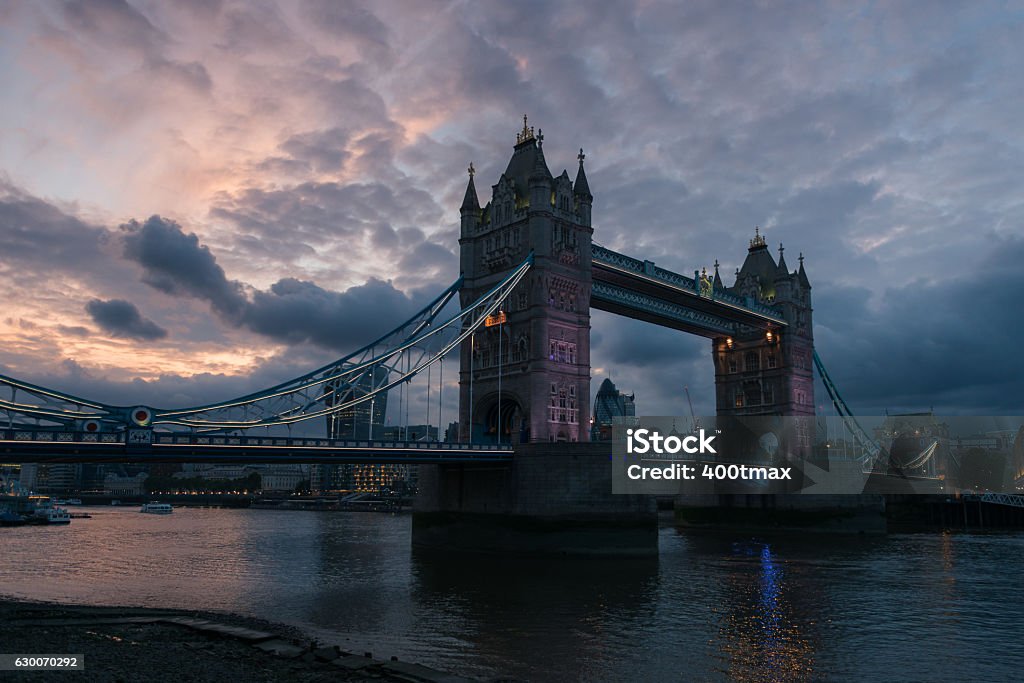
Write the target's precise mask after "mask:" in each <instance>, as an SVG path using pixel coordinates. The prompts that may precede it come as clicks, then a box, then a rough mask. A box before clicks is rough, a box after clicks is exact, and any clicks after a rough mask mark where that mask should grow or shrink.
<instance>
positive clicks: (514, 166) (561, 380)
mask: <svg viewBox="0 0 1024 683" xmlns="http://www.w3.org/2000/svg"><path fill="white" fill-rule="evenodd" d="M543 144H544V135H543V133H541V132H540V131H538V134H537V135H534V132H533V128H532V127H529V126H527V121H526V117H525V116H524V117H523V129H522V130H521V131H520V132H519V133H518V135H517V136H516V144H515V147H514V150H513V152H512V158H511V159H510V160H509V162H508V167H507V168H506V169H505V172H504V173H503V174H502V175H501V177H500V178H499V179H498V182H497V183H496V184H495V185H493V186H492V193H491V200H490V201H489V202H488V203H487V204H486V205H485V206H483V207H481V206H480V201H479V199H478V197H477V192H476V186H475V184H474V178H473V176H474V173H475V171H474V169H473V166H472V165H470V167H469V185H468V187H467V188H466V196H465V199H464V200H463V202H462V209H461V214H462V228H461V235H460V238H459V245H460V262H461V270H462V276H463V278H464V281H463V285H462V290H461V291H460V297H461V300H462V304H463V306H466V305H469V304H470V303H472V302H473V301H475V300H476V299H477V298H478V297H479V296H481V295H482V294H484V293H485V292H487V291H488V290H490V289H491V288H492V287H494V286H495V285H496V284H497V283H499V282H500V281H501V280H502V279H503V278H504V277H505V276H506V274H507V273H508V271H509V270H511V269H512V268H514V267H516V266H517V265H519V264H520V263H521V262H522V261H523V260H524V259H525V258H526V257H527V255H528V254H529V253H530V251H531V250H532V251H533V254H534V265H533V268H531V269H530V272H529V273H528V274H527V276H526V277H525V278H524V279H523V281H522V282H521V283H520V284H519V286H518V287H517V288H516V289H515V290H514V291H513V292H512V294H511V296H510V297H509V298H508V300H506V302H505V303H504V305H503V306H502V314H500V315H498V316H495V320H493V321H491V322H493V323H494V324H491V325H489V326H488V327H485V328H481V329H480V330H478V331H477V332H476V333H475V335H474V336H473V338H472V339H471V340H467V341H466V342H465V343H463V345H462V348H461V351H460V375H459V429H460V437H461V440H463V441H466V440H470V439H471V440H473V441H475V442H489V441H490V442H494V441H499V440H500V441H501V442H503V443H519V442H525V441H587V440H589V434H590V405H589V404H590V285H591V262H590V259H591V236H592V235H593V228H592V227H591V223H590V211H591V206H592V202H593V197H592V196H591V194H590V188H589V187H588V185H587V176H586V174H585V173H584V172H583V158H584V155H583V150H580V154H579V156H578V159H579V170H578V171H577V174H576V180H575V183H573V182H572V181H570V180H569V174H568V173H567V172H566V171H562V173H561V175H559V176H558V177H557V178H556V177H553V176H552V175H551V172H550V171H549V170H548V166H547V162H546V161H545V159H544V149H543Z"/></svg>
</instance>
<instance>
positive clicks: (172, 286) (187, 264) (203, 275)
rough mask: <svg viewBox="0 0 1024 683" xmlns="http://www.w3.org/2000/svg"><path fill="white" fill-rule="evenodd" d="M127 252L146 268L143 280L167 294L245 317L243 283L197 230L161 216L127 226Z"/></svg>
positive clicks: (235, 317) (225, 314)
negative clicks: (227, 270) (226, 270)
mask: <svg viewBox="0 0 1024 683" xmlns="http://www.w3.org/2000/svg"><path fill="white" fill-rule="evenodd" d="M121 229H122V230H123V231H124V235H123V238H122V239H123V242H124V256H125V258H128V259H130V260H132V261H135V262H136V263H138V264H139V265H141V266H142V268H143V282H145V283H146V284H148V285H150V286H151V287H154V288H155V289H158V290H160V291H161V292H164V293H166V294H172V295H174V294H184V295H188V296H193V297H196V298H199V299H202V300H204V301H208V302H209V303H210V305H212V306H213V309H214V310H215V311H217V313H219V314H220V315H222V316H223V317H224V318H225V319H227V320H228V321H235V322H237V321H239V320H241V318H242V315H243V312H244V309H245V306H246V299H245V294H244V292H243V287H242V284H241V283H239V282H235V281H232V280H228V278H227V276H226V275H225V274H224V269H223V268H221V267H220V266H219V265H218V264H217V260H216V259H215V258H214V257H213V254H211V253H210V250H209V248H208V247H206V246H205V245H201V244H200V243H199V237H197V236H196V234H195V233H188V234H186V233H185V232H183V231H182V229H181V226H179V225H178V224H177V223H175V222H174V221H171V220H165V219H163V218H161V217H160V216H151V217H150V218H149V219H147V220H146V222H145V223H139V222H138V221H135V220H132V221H130V222H128V223H126V224H124V225H123V226H121Z"/></svg>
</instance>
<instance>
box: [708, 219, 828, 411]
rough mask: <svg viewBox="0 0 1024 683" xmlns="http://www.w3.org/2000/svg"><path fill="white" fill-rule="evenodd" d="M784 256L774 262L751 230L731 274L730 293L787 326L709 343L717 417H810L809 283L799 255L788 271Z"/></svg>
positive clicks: (781, 250) (781, 253)
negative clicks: (765, 309)
mask: <svg viewBox="0 0 1024 683" xmlns="http://www.w3.org/2000/svg"><path fill="white" fill-rule="evenodd" d="M784 252H785V250H784V248H783V246H782V245H781V244H780V245H779V261H778V263H776V262H775V259H774V258H772V255H771V253H769V251H768V244H767V242H766V240H765V238H764V236H763V235H761V232H760V229H757V230H756V231H755V235H754V238H753V239H752V240H750V248H749V249H748V250H747V258H746V260H745V261H744V262H743V267H742V268H740V269H739V270H737V271H736V282H735V284H734V285H733V286H732V287H731V288H730V290H731V291H732V293H734V294H737V295H739V296H742V297H745V298H747V299H748V300H750V301H752V302H757V303H762V304H768V305H770V306H772V307H774V308H775V309H776V310H778V311H779V312H780V313H781V314H782V317H783V318H784V319H785V320H786V323H787V325H786V327H785V328H783V329H775V330H772V329H769V330H753V329H749V330H748V331H745V332H740V333H738V334H736V335H735V336H733V337H718V338H716V339H714V340H712V355H713V356H714V359H715V389H716V394H717V412H718V414H719V415H814V360H813V353H814V333H813V327H812V324H811V323H812V321H811V312H812V308H811V283H810V281H809V280H808V279H807V273H806V271H805V270H804V257H803V254H801V255H800V267H799V269H798V270H796V271H793V272H790V270H789V268H788V266H787V265H786V259H785V256H784Z"/></svg>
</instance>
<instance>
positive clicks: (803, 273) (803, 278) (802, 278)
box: [796, 251, 811, 289]
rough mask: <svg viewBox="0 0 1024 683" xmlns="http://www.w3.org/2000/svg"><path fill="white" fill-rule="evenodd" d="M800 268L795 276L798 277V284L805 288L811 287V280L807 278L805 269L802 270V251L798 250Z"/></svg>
mask: <svg viewBox="0 0 1024 683" xmlns="http://www.w3.org/2000/svg"><path fill="white" fill-rule="evenodd" d="M799 261H800V270H798V271H797V273H796V274H797V277H798V278H799V279H800V285H801V286H802V287H805V288H806V289H810V288H811V281H810V280H808V279H807V271H805V270H804V253H803V252H802V251H801V252H800V259H799Z"/></svg>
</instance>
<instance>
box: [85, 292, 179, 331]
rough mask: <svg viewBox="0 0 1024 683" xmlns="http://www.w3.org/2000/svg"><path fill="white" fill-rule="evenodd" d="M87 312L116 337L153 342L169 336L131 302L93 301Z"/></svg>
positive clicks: (89, 303)
mask: <svg viewBox="0 0 1024 683" xmlns="http://www.w3.org/2000/svg"><path fill="white" fill-rule="evenodd" d="M85 310H86V312H87V313H88V314H89V315H90V316H92V319H93V322H95V323H96V324H97V325H99V326H100V327H101V328H102V329H103V330H104V331H105V332H108V333H110V334H111V335H113V336H115V337H126V338H128V339H137V340H139V341H152V340H154V339H163V338H164V337H166V336H167V330H165V329H164V328H162V327H160V326H159V325H157V324H156V323H155V322H153V321H152V320H150V319H149V318H144V317H143V316H142V314H141V313H139V309H138V308H136V307H135V304H133V303H131V302H130V301H124V300H123V299H111V300H110V301H101V300H99V299H93V300H92V301H90V302H88V303H87V304H86V305H85Z"/></svg>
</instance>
